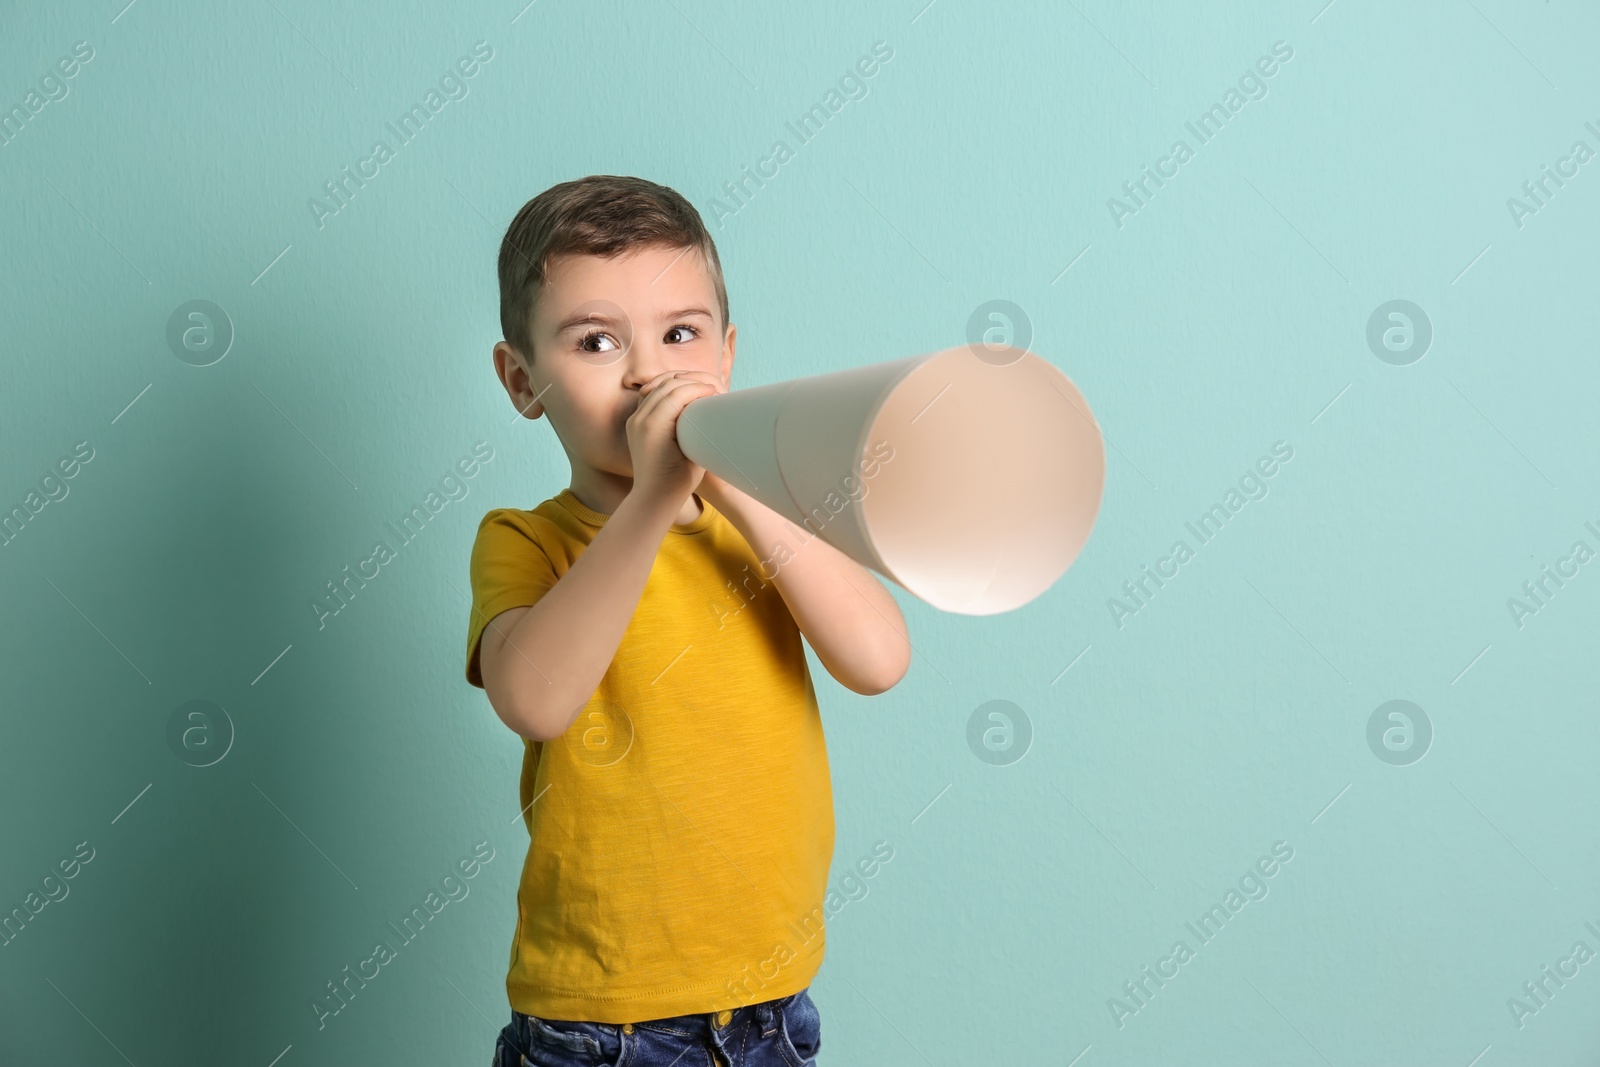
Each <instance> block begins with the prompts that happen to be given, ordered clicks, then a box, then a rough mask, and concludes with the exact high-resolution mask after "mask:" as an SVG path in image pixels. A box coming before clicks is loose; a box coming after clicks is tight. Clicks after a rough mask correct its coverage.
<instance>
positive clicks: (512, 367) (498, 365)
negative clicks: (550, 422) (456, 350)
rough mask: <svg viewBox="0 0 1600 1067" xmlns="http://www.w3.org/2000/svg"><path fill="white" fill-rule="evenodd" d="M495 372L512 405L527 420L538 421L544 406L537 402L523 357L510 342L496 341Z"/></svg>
mask: <svg viewBox="0 0 1600 1067" xmlns="http://www.w3.org/2000/svg"><path fill="white" fill-rule="evenodd" d="M494 372H495V375H496V376H497V377H498V378H499V379H500V384H501V385H503V386H505V389H506V395H507V396H509V397H510V398H511V403H512V404H513V405H515V407H516V409H517V410H518V411H520V412H522V417H523V418H525V419H537V418H538V417H539V416H540V415H543V414H544V405H543V404H541V403H539V401H537V400H535V399H534V397H535V396H536V395H537V394H536V393H535V392H534V388H533V383H532V381H530V380H529V378H528V371H527V369H526V368H525V367H524V366H523V364H522V357H521V356H520V355H518V354H517V350H516V349H514V348H512V347H511V343H510V342H509V341H496V342H495V345H494Z"/></svg>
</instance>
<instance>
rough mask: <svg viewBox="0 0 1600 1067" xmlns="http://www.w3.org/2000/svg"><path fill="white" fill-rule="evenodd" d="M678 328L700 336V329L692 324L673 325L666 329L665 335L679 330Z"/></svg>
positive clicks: (669, 335)
mask: <svg viewBox="0 0 1600 1067" xmlns="http://www.w3.org/2000/svg"><path fill="white" fill-rule="evenodd" d="M680 330H688V331H689V332H690V333H692V334H694V335H695V336H696V337H699V336H700V331H699V330H697V329H695V328H694V327H693V326H674V327H673V328H672V329H670V330H668V331H667V336H668V337H671V336H672V335H673V334H675V333H677V332H679V331H680ZM680 343H682V342H680Z"/></svg>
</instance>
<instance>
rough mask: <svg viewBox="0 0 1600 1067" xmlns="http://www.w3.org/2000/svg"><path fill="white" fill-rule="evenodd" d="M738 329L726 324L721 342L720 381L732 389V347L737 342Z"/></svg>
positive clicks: (731, 324)
mask: <svg viewBox="0 0 1600 1067" xmlns="http://www.w3.org/2000/svg"><path fill="white" fill-rule="evenodd" d="M738 335H739V327H737V326H735V325H734V324H733V323H731V322H730V323H728V332H727V335H726V337H725V338H724V339H723V342H722V380H723V381H725V382H727V383H728V388H729V389H732V388H733V347H734V342H735V341H736V340H738Z"/></svg>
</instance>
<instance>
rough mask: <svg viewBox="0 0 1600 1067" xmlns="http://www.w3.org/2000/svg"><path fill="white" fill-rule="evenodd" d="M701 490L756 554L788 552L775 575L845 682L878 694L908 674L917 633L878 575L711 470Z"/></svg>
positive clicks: (825, 661) (821, 655) (800, 622)
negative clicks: (909, 629)
mask: <svg viewBox="0 0 1600 1067" xmlns="http://www.w3.org/2000/svg"><path fill="white" fill-rule="evenodd" d="M697 491H698V492H699V494H700V495H701V496H703V497H705V498H706V499H707V500H709V501H710V502H711V505H712V506H713V507H715V508H716V509H717V510H718V511H720V512H722V513H723V514H724V515H726V516H727V517H728V520H729V521H730V522H732V523H733V525H734V526H735V527H736V528H737V529H738V531H739V532H740V533H741V534H743V535H744V539H745V540H746V541H748V542H749V544H750V547H751V549H752V550H754V552H755V554H756V558H757V559H758V560H762V561H767V560H771V559H773V558H774V557H775V556H780V558H781V556H788V557H789V558H788V560H787V562H783V563H781V564H779V565H778V570H777V574H776V576H774V577H773V578H772V579H771V581H772V582H773V584H774V585H776V586H777V587H778V592H779V593H780V594H782V596H783V601H784V603H785V604H786V605H788V608H789V613H790V614H791V615H793V616H794V621H795V625H797V626H798V627H799V628H800V632H801V633H802V634H804V635H805V636H806V640H808V641H810V642H811V647H812V648H813V649H814V650H815V651H816V653H817V659H819V660H821V661H822V665H823V666H824V667H826V668H827V670H828V673H829V674H831V675H833V677H834V678H835V679H837V680H838V682H839V684H840V685H843V686H844V687H845V688H846V689H849V690H851V691H852V692H856V693H860V694H862V695H864V696H875V695H877V694H878V693H882V692H883V691H884V690H886V689H889V688H890V687H891V686H893V685H894V684H895V683H896V682H898V681H900V679H901V678H903V677H904V676H905V673H906V668H908V667H909V666H910V665H911V638H910V635H909V634H908V633H907V630H906V622H905V618H904V617H903V616H902V615H901V614H900V606H899V605H898V604H896V603H895V600H894V597H892V596H891V595H889V591H888V590H887V589H885V588H884V587H883V583H881V582H879V581H878V578H877V576H876V575H874V574H873V573H872V572H871V571H869V570H868V569H867V568H865V567H863V566H862V565H861V564H859V563H857V562H856V561H855V560H853V559H851V558H850V557H849V556H847V555H845V554H844V553H843V552H840V551H839V550H838V549H837V548H834V547H833V546H832V545H830V544H828V543H827V542H826V541H824V540H823V539H822V538H820V537H818V536H816V535H814V534H812V533H811V531H809V530H805V529H802V528H801V527H799V526H796V525H795V524H794V523H792V522H790V521H789V520H788V519H786V518H784V517H783V516H782V515H779V514H778V513H777V512H775V511H773V510H772V509H771V508H768V507H767V506H766V505H765V504H762V503H761V502H760V501H759V500H756V499H755V498H754V497H752V496H750V495H749V494H747V493H744V492H741V491H740V490H738V489H735V488H734V487H733V486H731V485H729V484H728V483H727V482H726V481H724V480H723V479H721V478H718V477H717V476H716V475H715V474H712V473H711V472H710V471H707V472H706V475H705V478H704V479H703V480H702V481H701V483H700V488H699V489H698V490H697ZM780 545H781V546H783V547H782V548H781V549H780V547H779V546H780ZM762 577H763V578H765V577H766V575H765V574H763V575H762Z"/></svg>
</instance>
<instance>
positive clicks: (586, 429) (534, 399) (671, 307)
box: [494, 245, 736, 479]
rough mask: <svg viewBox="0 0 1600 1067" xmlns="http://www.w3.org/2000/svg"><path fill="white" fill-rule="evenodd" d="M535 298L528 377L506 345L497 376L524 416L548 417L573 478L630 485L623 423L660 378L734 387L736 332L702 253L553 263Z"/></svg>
mask: <svg viewBox="0 0 1600 1067" xmlns="http://www.w3.org/2000/svg"><path fill="white" fill-rule="evenodd" d="M545 273H546V277H545V284H544V285H543V286H542V287H541V288H540V290H539V294H538V297H537V299H536V300H535V301H534V308H533V316H532V319H533V321H532V331H531V332H532V338H533V347H534V353H535V358H534V359H533V360H532V366H531V368H530V369H528V370H525V369H524V368H523V366H522V365H521V363H520V362H519V361H518V360H517V359H516V358H515V353H514V352H513V350H512V348H511V346H510V345H509V344H507V343H506V342H505V341H501V342H500V343H499V344H497V345H495V349H494V356H495V369H496V371H497V372H498V373H499V375H500V380H501V382H502V383H503V384H504V385H505V388H506V392H507V393H508V394H509V395H510V397H511V400H512V402H513V403H514V404H516V406H517V409H518V410H519V411H522V412H523V413H524V414H525V415H526V416H527V417H528V418H530V419H536V418H538V417H539V416H540V415H544V414H548V415H549V417H550V424H551V426H552V427H553V428H554V429H555V431H556V436H557V437H559V438H560V439H561V445H562V447H563V448H564V449H566V452H567V457H568V459H569V460H570V461H571V462H572V467H573V475H574V478H575V479H582V478H586V477H587V476H588V475H589V473H590V472H594V473H597V474H602V475H603V474H610V475H616V476H621V477H627V478H631V477H632V476H633V461H632V456H631V454H630V453H629V451H628V437H627V427H626V424H627V420H628V416H630V415H632V414H633V412H634V410H635V409H636V408H637V407H638V406H639V402H640V400H641V397H640V395H639V390H640V388H641V387H642V386H644V385H645V384H646V383H648V382H649V381H650V380H651V379H653V378H655V377H656V376H657V375H660V374H661V373H663V372H664V371H672V370H699V371H705V372H707V373H710V374H713V375H716V376H718V377H719V378H721V380H722V383H723V386H724V387H726V386H727V385H728V382H729V379H730V376H731V375H732V373H733V350H734V335H735V332H736V330H735V327H733V326H732V325H728V326H726V327H721V326H719V323H718V321H717V320H718V317H719V309H718V304H717V294H716V289H715V287H714V286H713V284H712V281H711V276H710V274H709V273H708V272H707V270H706V264H705V262H704V260H703V259H702V257H701V255H700V253H699V251H698V250H694V249H684V248H666V247H664V246H656V245H652V246H648V247H645V248H640V249H634V250H632V251H629V252H627V253H624V254H623V255H620V256H617V257H613V258H601V257H599V256H590V255H565V256H555V257H552V258H551V259H550V260H549V261H548V262H547V263H546V265H545Z"/></svg>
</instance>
